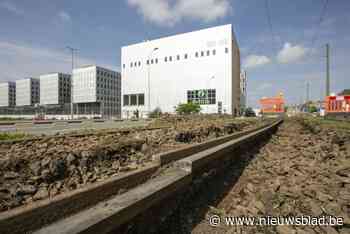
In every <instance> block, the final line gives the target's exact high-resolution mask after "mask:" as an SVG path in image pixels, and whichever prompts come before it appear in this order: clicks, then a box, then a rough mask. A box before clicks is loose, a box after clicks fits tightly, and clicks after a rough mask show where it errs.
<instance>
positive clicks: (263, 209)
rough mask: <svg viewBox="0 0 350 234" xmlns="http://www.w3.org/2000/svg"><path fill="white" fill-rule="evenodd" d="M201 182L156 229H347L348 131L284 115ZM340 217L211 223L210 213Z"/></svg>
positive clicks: (322, 233) (307, 233)
mask: <svg viewBox="0 0 350 234" xmlns="http://www.w3.org/2000/svg"><path fill="white" fill-rule="evenodd" d="M207 180H208V182H202V184H203V183H204V184H205V186H203V185H202V186H201V189H199V190H198V191H196V192H193V194H192V195H190V199H189V200H187V201H185V202H183V203H184V205H183V207H181V208H180V209H178V211H177V212H176V215H175V216H174V217H170V218H169V219H168V220H167V221H166V222H165V223H163V225H162V226H161V229H160V231H159V230H158V231H159V232H164V230H167V231H166V232H167V233H198V234H199V233H201V234H202V233H252V234H253V233H279V234H314V233H319V234H337V233H341V234H349V233H350V132H349V131H346V130H342V129H334V128H327V127H325V126H323V125H322V124H321V125H319V124H315V123H313V122H312V121H306V120H304V119H289V120H286V121H285V123H283V124H282V125H281V126H280V128H279V130H278V131H277V133H276V134H275V135H274V136H273V137H272V138H271V139H270V140H269V141H268V142H267V143H265V144H263V145H262V146H257V147H256V149H251V150H247V151H246V152H245V153H243V154H242V156H241V158H240V159H239V160H235V161H234V162H233V163H232V164H230V166H229V167H228V168H227V169H226V170H225V172H224V173H222V174H220V173H219V174H217V175H214V176H212V178H211V179H207ZM212 215H219V216H221V217H225V216H236V217H237V216H251V217H257V216H279V217H281V216H285V217H286V216H302V215H305V216H314V217H318V216H321V215H325V216H327V215H331V216H336V217H343V218H344V225H342V226H287V225H283V226H282V225H281V226H231V227H229V226H225V225H223V224H221V225H219V226H217V227H212V226H210V225H209V217H210V216H212Z"/></svg>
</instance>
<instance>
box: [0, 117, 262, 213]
mask: <svg viewBox="0 0 350 234" xmlns="http://www.w3.org/2000/svg"><path fill="white" fill-rule="evenodd" d="M225 124H226V123H225V122H224V121H223V120H222V119H220V118H216V119H215V118H213V119H211V120H210V121H209V120H205V118H199V119H196V118H193V117H192V118H183V119H181V120H180V121H179V122H178V124H176V125H173V126H172V125H171V127H170V128H164V129H154V130H144V131H139V130H131V131H130V132H128V133H125V132H117V133H106V134H103V133H99V134H96V135H89V136H81V137H74V136H69V135H67V136H60V137H46V138H43V139H40V140H26V141H23V142H17V143H14V144H12V145H8V144H2V145H1V144H0V212H1V211H5V210H8V209H11V208H14V207H17V206H21V205H24V204H28V203H31V202H33V201H36V200H41V199H44V198H47V197H53V196H56V195H57V194H60V193H64V192H67V191H71V190H74V189H77V188H80V187H82V186H84V185H86V184H90V183H94V182H97V181H102V180H105V179H107V178H110V177H111V176H114V175H118V174H120V173H123V172H127V171H131V170H136V169H138V168H140V167H143V166H145V164H147V163H149V162H151V161H152V157H151V156H152V155H153V154H156V153H159V152H164V151H167V150H170V149H175V148H178V147H183V146H184V145H187V144H191V143H196V142H201V141H203V140H206V139H209V138H212V137H218V136H222V135H224V134H227V133H232V132H233V131H237V130H241V129H243V128H247V127H249V126H250V127H252V125H254V124H258V122H257V121H253V122H252V121H241V122H239V123H235V120H232V119H231V124H229V125H228V126H226V125H227V124H226V125H225Z"/></svg>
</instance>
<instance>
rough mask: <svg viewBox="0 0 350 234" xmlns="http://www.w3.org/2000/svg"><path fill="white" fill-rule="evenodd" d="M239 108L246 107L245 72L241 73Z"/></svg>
mask: <svg viewBox="0 0 350 234" xmlns="http://www.w3.org/2000/svg"><path fill="white" fill-rule="evenodd" d="M240 86H241V108H246V106H247V72H246V71H242V72H241V83H240Z"/></svg>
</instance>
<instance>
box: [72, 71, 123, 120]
mask: <svg viewBox="0 0 350 234" xmlns="http://www.w3.org/2000/svg"><path fill="white" fill-rule="evenodd" d="M72 80H73V103H74V106H75V107H74V109H75V110H74V112H75V114H78V115H79V114H101V115H102V116H103V117H112V116H115V117H121V76H120V73H118V72H116V71H112V70H109V69H106V68H102V67H98V66H86V67H81V68H77V69H74V70H73V78H72Z"/></svg>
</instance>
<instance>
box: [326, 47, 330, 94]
mask: <svg viewBox="0 0 350 234" xmlns="http://www.w3.org/2000/svg"><path fill="white" fill-rule="evenodd" d="M326 59H327V77H326V96H329V95H330V71H329V70H330V66H329V44H328V43H327V44H326Z"/></svg>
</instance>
